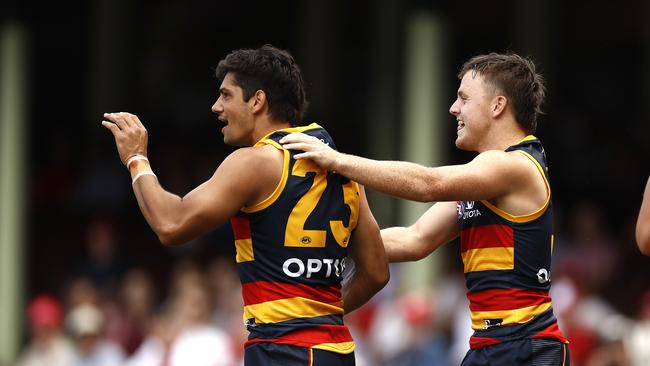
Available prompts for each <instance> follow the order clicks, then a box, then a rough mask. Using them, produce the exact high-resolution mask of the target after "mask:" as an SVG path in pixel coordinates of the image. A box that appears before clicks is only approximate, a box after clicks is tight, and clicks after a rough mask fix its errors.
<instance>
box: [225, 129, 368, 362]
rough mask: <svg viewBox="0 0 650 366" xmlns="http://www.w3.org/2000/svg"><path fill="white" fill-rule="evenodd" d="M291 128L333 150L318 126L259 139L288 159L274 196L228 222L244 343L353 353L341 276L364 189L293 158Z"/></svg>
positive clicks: (289, 130)
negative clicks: (288, 144)
mask: <svg viewBox="0 0 650 366" xmlns="http://www.w3.org/2000/svg"><path fill="white" fill-rule="evenodd" d="M292 132H303V133H305V134H308V135H311V136H315V137H317V138H319V139H321V140H322V141H324V142H325V143H327V144H329V146H331V147H332V148H335V146H334V142H333V141H332V138H331V137H330V136H329V134H328V133H327V131H325V130H324V129H323V128H322V127H320V126H319V125H317V124H314V123H312V124H311V125H309V126H305V127H295V128H287V129H282V130H278V131H275V132H272V133H270V134H269V135H267V136H265V137H264V138H262V139H261V140H260V141H259V142H257V144H255V146H263V145H272V146H274V147H276V148H277V149H279V150H280V151H282V152H283V154H284V163H283V168H282V169H283V171H282V178H281V180H280V183H279V184H278V186H277V187H276V189H275V191H274V192H273V193H272V194H271V196H269V197H268V198H267V199H265V200H264V201H262V202H260V203H258V204H255V205H254V206H250V207H244V208H242V209H241V211H240V212H239V213H238V214H237V215H236V216H235V217H233V218H232V219H231V224H232V227H233V232H234V237H235V246H236V249H237V268H238V271H239V276H240V279H241V283H242V295H243V298H244V323H245V324H246V326H247V328H248V330H249V332H250V335H249V338H248V342H246V346H248V345H251V344H254V343H257V342H272V343H277V344H289V345H294V346H301V347H309V348H315V349H323V350H328V351H332V352H337V353H342V354H347V353H351V352H352V351H354V342H353V341H352V337H351V335H350V332H349V330H348V329H347V327H346V326H345V325H343V302H342V297H341V280H342V274H343V269H344V268H345V258H346V257H347V246H348V242H349V240H350V235H351V232H352V230H354V228H355V227H356V223H357V218H358V214H359V186H358V185H357V183H356V182H353V181H350V180H348V179H347V178H345V177H343V176H340V175H338V174H335V173H331V172H327V171H326V170H323V169H322V168H320V167H319V166H318V165H316V164H315V163H314V162H313V161H311V160H309V159H302V160H295V159H294V158H293V155H294V154H295V153H296V152H295V151H289V150H285V149H283V148H282V146H281V145H280V144H279V143H278V141H279V140H280V139H281V138H282V137H283V136H285V135H287V134H289V133H292Z"/></svg>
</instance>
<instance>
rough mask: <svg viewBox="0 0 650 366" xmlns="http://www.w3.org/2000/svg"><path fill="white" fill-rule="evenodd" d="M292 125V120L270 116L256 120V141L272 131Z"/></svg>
mask: <svg viewBox="0 0 650 366" xmlns="http://www.w3.org/2000/svg"><path fill="white" fill-rule="evenodd" d="M289 127H291V123H290V122H285V121H278V120H274V119H271V118H268V117H265V118H260V119H259V120H257V121H255V133H254V136H253V137H254V141H255V142H254V143H256V142H257V141H259V140H260V139H262V137H264V136H266V135H268V134H270V133H271V132H274V131H277V130H281V129H284V128H289Z"/></svg>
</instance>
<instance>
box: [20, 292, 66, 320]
mask: <svg viewBox="0 0 650 366" xmlns="http://www.w3.org/2000/svg"><path fill="white" fill-rule="evenodd" d="M27 318H28V319H29V321H30V322H31V324H32V326H34V327H47V326H49V327H59V326H61V323H62V322H63V308H62V307H61V303H59V301H58V300H57V299H56V298H54V297H52V296H49V295H38V296H36V297H35V298H34V299H32V302H31V303H30V304H29V306H28V307H27Z"/></svg>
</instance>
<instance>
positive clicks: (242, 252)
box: [235, 238, 255, 263]
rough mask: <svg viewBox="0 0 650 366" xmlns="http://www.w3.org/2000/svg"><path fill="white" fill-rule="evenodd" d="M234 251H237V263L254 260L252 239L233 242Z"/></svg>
mask: <svg viewBox="0 0 650 366" xmlns="http://www.w3.org/2000/svg"><path fill="white" fill-rule="evenodd" d="M235 249H236V251H237V256H236V259H237V263H241V262H250V261H254V260H255V255H254V254H253V240H252V239H250V238H248V239H237V240H235Z"/></svg>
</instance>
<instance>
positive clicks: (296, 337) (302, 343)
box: [244, 324, 352, 347]
mask: <svg viewBox="0 0 650 366" xmlns="http://www.w3.org/2000/svg"><path fill="white" fill-rule="evenodd" d="M260 342H271V343H276V344H290V345H294V346H299V347H312V346H315V345H318V344H323V343H344V342H352V335H351V334H350V331H349V330H348V328H347V327H346V326H345V325H331V324H323V325H319V326H316V327H312V328H303V329H298V330H296V331H294V332H291V333H288V334H285V335H283V336H281V337H278V338H253V339H250V340H248V341H247V342H246V343H245V344H244V347H248V346H250V345H251V344H255V343H260Z"/></svg>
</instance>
